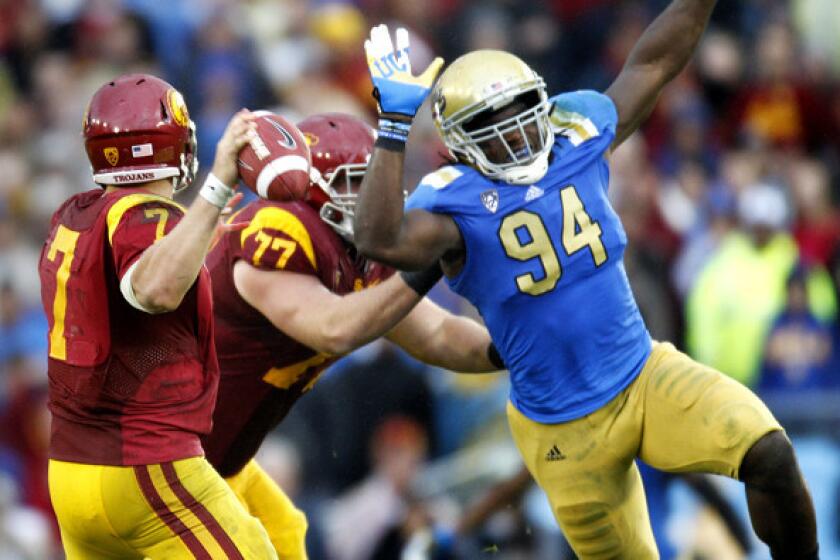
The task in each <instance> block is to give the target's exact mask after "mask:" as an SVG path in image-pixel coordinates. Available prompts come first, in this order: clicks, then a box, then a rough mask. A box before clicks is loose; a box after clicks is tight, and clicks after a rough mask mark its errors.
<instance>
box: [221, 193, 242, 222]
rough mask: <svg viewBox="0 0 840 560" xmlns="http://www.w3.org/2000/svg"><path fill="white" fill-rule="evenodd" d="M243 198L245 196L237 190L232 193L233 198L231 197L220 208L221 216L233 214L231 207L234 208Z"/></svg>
mask: <svg viewBox="0 0 840 560" xmlns="http://www.w3.org/2000/svg"><path fill="white" fill-rule="evenodd" d="M243 198H245V195H244V194H242V193H241V192H238V193H236V194H235V195H233V198H231V199H230V200H229V201H228V203H227V204H225V207H224V208H222V216H228V215H230V214H233V209H234V208H236V207H237V206H238V205H239V203H240V202H242V199H243Z"/></svg>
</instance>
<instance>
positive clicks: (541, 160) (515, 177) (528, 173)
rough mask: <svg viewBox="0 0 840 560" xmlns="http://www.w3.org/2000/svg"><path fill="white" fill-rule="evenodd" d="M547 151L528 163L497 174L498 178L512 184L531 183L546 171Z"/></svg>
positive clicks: (543, 175)
mask: <svg viewBox="0 0 840 560" xmlns="http://www.w3.org/2000/svg"><path fill="white" fill-rule="evenodd" d="M548 156H549V153H548V152H547V153H544V154H540V155H539V156H538V157H537V159H535V160H534V161H533V162H532V163H530V164H529V165H523V166H521V167H512V168H510V169H506V170H505V171H503V172H502V173H500V174H499V178H500V179H502V180H503V181H505V182H506V183H510V184H512V185H532V184H534V183H536V182H537V181H539V180H540V179H542V178H543V177H545V174H546V173H547V172H548Z"/></svg>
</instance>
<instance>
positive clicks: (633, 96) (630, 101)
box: [606, 0, 716, 150]
mask: <svg viewBox="0 0 840 560" xmlns="http://www.w3.org/2000/svg"><path fill="white" fill-rule="evenodd" d="M715 3H716V0H673V2H671V4H670V5H669V6H668V7H667V8H666V9H665V11H663V12H662V13H661V14H660V15H659V17H657V18H656V19H655V20H654V21H653V23H651V24H650V25H649V26H648V28H647V29H646V30H645V32H644V33H643V34H642V36H641V37H640V38H639V40H638V42H637V43H636V45H635V46H634V47H633V50H632V51H631V52H630V56H629V57H628V59H627V62H626V63H625V64H624V68H622V70H621V72H620V73H619V75H618V77H617V78H616V80H615V81H614V82H613V83H612V85H610V87H609V88H608V89H607V91H606V94H607V95H608V96H609V97H610V98H612V100H613V102H614V103H615V105H616V108H617V109H618V127H617V130H616V135H615V141H614V142H613V145H612V149H613V150H614V149H615V148H617V147H618V146H619V145H621V143H622V142H624V140H626V139H627V138H628V137H629V136H630V135H631V134H633V132H635V131H636V129H638V128H639V126H640V125H641V124H642V123H643V122H644V121H645V119H646V118H647V117H648V115H650V112H651V111H652V110H653V107H654V105H655V104H656V100H657V99H658V98H659V94H660V93H661V92H662V89H663V88H664V87H665V86H666V85H667V84H668V83H669V82H670V81H671V80H673V79H674V78H675V77H676V76H677V75H678V74H679V73H680V72H681V71H682V70H683V68H685V66H686V64H688V61H689V60H690V59H691V56H692V55H693V54H694V50H695V48H696V47H697V43H698V42H699V41H700V37H701V36H702V35H703V31H704V30H705V29H706V26H707V25H708V23H709V18H710V17H711V15H712V10H713V9H714V7H715Z"/></svg>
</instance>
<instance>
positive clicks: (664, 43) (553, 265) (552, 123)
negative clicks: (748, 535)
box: [355, 0, 817, 559]
mask: <svg viewBox="0 0 840 560" xmlns="http://www.w3.org/2000/svg"><path fill="white" fill-rule="evenodd" d="M714 4H715V1H714V0H673V1H672V2H671V3H670V4H669V6H668V7H667V8H666V9H665V10H664V12H663V13H662V14H660V15H659V17H658V18H657V19H656V20H655V21H654V22H653V23H652V24H651V25H650V27H648V28H647V30H646V31H645V33H644V34H643V35H642V37H641V38H640V39H639V41H638V43H637V44H636V45H635V47H634V49H633V51H632V52H631V54H630V56H629V59H628V60H627V62H626V64H625V66H624V68H623V69H622V71H621V73H620V74H619V75H618V77H617V79H616V80H615V82H614V83H613V84H612V86H611V87H610V88H609V89H608V90H607V92H606V94H601V93H597V92H594V91H578V92H573V93H565V94H562V95H558V96H555V97H551V98H549V97H548V95H547V93H546V88H545V84H544V82H543V80H542V79H541V78H540V77H539V76H538V75H537V74H536V73H535V72H534V71H533V70H532V69H531V68H529V67H528V66H527V65H526V64H525V63H524V62H522V61H521V60H519V59H518V58H516V57H515V56H513V55H511V54H509V53H506V52H501V51H491V50H483V51H475V52H471V53H468V54H466V55H464V56H462V57H460V58H459V59H457V60H456V61H455V62H453V63H452V64H451V65H450V66H449V67H448V68H447V70H446V71H445V72H444V73H443V74H442V75H441V77H440V79H439V80H438V82H437V84H436V85H435V87H434V91H433V92H432V95H431V103H432V111H433V116H434V119H435V121H436V123H437V126H438V130H439V132H440V135H441V137H442V139H443V141H444V143H445V144H446V145H447V147H448V148H449V149H450V151H451V152H452V154H453V156H454V157H455V159H456V160H457V163H455V164H454V165H451V166H447V167H444V168H442V169H440V170H438V171H436V172H434V173H432V174H430V175H429V176H427V177H426V178H424V179H423V180H422V181H421V183H420V185H419V186H418V187H417V189H416V190H415V191H414V192H413V193H412V195H411V198H410V199H409V200H408V202H407V204H406V205H405V210H404V206H403V195H402V187H401V180H402V169H403V159H404V147H405V140H406V137H407V135H408V131H409V130H410V126H411V122H412V119H413V117H414V115H415V112H416V110H417V107H419V105H420V104H421V103H422V101H423V100H424V98H425V97H426V96H427V94H428V92H429V90H430V89H431V84H432V81H433V80H434V77H435V74H436V73H437V71H438V69H439V68H440V66H441V65H442V61H441V60H440V59H437V60H436V61H435V62H434V63H433V64H432V65H430V67H429V68H428V69H427V70H426V71H425V72H424V73H423V74H422V75H420V76H417V77H415V76H413V75H412V74H411V67H410V64H409V61H408V56H407V52H408V35H407V33H406V32H405V30H398V31H397V35H396V47H397V48H396V51H395V50H394V48H393V46H392V43H391V37H390V34H389V32H388V29H387V27H385V26H378V27H375V28H374V29H373V30H372V31H371V35H370V40H369V41H367V42H366V44H365V47H366V51H367V56H368V62H369V66H370V71H371V76H372V78H373V83H374V87H375V89H374V93H375V96H376V98H377V100H378V102H379V109H380V123H379V126H380V133H379V137H378V139H377V148H376V150H375V151H374V155H373V158H372V160H371V163H370V167H369V169H368V172H367V174H366V175H365V178H364V181H363V185H362V190H361V193H360V197H359V203H358V208H357V212H356V217H355V232H356V245H357V247H358V248H359V250H360V251H361V252H362V253H363V254H365V255H367V256H369V257H370V258H373V259H376V260H378V261H380V262H383V263H386V264H390V265H392V266H396V267H398V268H402V269H407V270H413V269H418V268H421V267H426V266H429V264H430V263H432V262H435V261H436V260H438V259H442V261H443V266H444V271H445V273H446V276H447V281H448V283H449V285H450V286H451V287H452V289H453V290H454V291H456V292H457V293H459V294H461V295H462V296H464V297H466V298H467V299H468V300H470V301H471V302H472V303H473V304H474V305H475V306H476V307H477V308H478V310H479V312H480V313H481V315H482V316H483V318H484V320H485V322H486V324H487V327H488V329H489V330H490V332H491V333H492V336H493V340H494V341H495V343H496V345H497V346H498V349H499V352H500V354H501V356H502V358H503V360H504V363H505V364H506V365H507V366H508V368H509V370H510V373H511V385H512V387H511V393H510V401H509V404H508V407H507V413H508V419H509V423H510V427H511V431H512V433H513V436H514V439H515V441H516V444H517V446H518V448H519V450H520V452H521V454H522V457H523V459H524V460H525V463H526V465H527V467H528V469H529V471H530V472H531V474H532V475H533V476H534V479H535V480H536V481H537V482H538V483H539V485H540V486H541V487H542V488H543V489H544V490H545V491H546V493H547V494H548V496H549V499H550V501H551V505H552V509H553V511H554V515H555V517H556V519H557V521H558V523H559V525H560V526H561V528H562V529H563V531H564V533H565V534H566V537H567V538H568V540H569V542H570V543H571V545H572V547H573V548H574V550H575V552H576V553H577V554H578V556H579V557H581V558H619V557H620V558H634V559H645V558H656V557H657V551H656V547H655V544H654V540H653V535H652V533H651V529H650V523H649V520H648V515H647V511H646V507H645V499H644V491H643V488H642V484H641V482H640V478H639V472H638V469H637V468H636V466H635V464H634V462H633V458H634V457H636V456H638V457H641V458H642V459H643V460H644V461H645V462H646V463H648V464H650V465H651V466H653V467H655V468H657V469H659V470H663V471H672V472H680V471H704V472H712V473H717V474H722V475H725V476H729V477H733V478H738V479H740V480H742V481H743V482H744V483H745V484H746V493H747V500H748V503H749V510H750V514H751V517H752V522H753V527H754V529H755V531H756V533H757V534H758V536H759V537H760V538H761V539H762V540H763V541H764V542H766V543H767V544H768V545H769V546H770V549H771V551H772V554H773V556H774V558H809V559H813V558H817V539H816V522H815V519H814V509H813V505H812V502H811V498H810V495H809V493H808V490H807V488H806V485H805V482H804V480H803V478H802V475H801V473H800V470H799V467H798V465H797V461H796V458H795V456H794V452H793V448H792V446H791V443H790V441H789V440H788V439H787V437H786V436H785V434H784V432H783V431H782V428H781V426H780V425H779V424H778V422H777V421H776V420H775V419H774V418H773V416H772V415H771V413H770V412H769V411H768V409H767V407H766V406H764V404H763V403H762V402H761V401H760V400H759V399H758V398H757V397H756V396H755V395H754V394H753V393H752V392H750V391H749V390H748V389H747V388H746V387H744V386H742V385H740V384H739V383H737V382H735V381H733V380H732V379H730V378H728V377H727V376H725V375H723V374H721V373H720V372H718V371H715V370H713V369H711V368H708V367H705V366H703V365H701V364H699V363H697V362H694V361H693V360H691V359H690V358H689V357H687V356H685V355H684V354H681V353H680V352H678V351H677V350H676V349H675V348H674V347H673V346H672V345H670V344H667V343H659V342H655V341H652V340H651V338H650V335H649V334H648V331H647V328H646V327H645V325H644V323H643V321H642V317H641V315H640V314H639V310H638V307H637V305H636V302H635V301H634V298H633V293H632V291H631V289H630V285H629V283H628V281H627V276H626V274H625V271H624V267H623V264H622V255H623V252H624V248H625V245H626V242H627V237H626V235H625V232H624V231H623V229H622V226H621V223H620V222H619V220H618V217H617V215H616V213H615V212H614V211H613V209H612V208H611V206H610V203H609V200H608V197H607V187H608V182H609V165H608V163H609V162H608V159H607V158H608V157H609V155H610V153H611V151H612V150H614V149H615V148H617V147H618V146H619V145H620V144H621V142H622V141H623V140H625V139H626V138H627V137H628V136H629V135H630V134H632V133H633V132H634V131H635V130H636V129H637V128H638V127H639V125H640V123H641V122H642V121H643V120H644V119H645V118H646V117H647V115H648V114H649V113H650V111H651V110H652V108H653V106H654V104H655V101H656V99H657V98H658V96H659V94H660V92H661V91H662V89H663V88H664V87H665V85H666V84H668V82H669V81H670V80H671V79H672V78H673V77H674V76H676V75H677V74H678V73H679V72H680V71H682V69H683V68H684V67H685V65H686V63H687V62H688V60H689V59H690V57H691V55H692V53H693V52H694V49H695V47H696V45H697V42H698V41H699V39H700V37H701V35H702V33H703V30H704V29H705V27H706V25H707V23H708V20H709V17H710V15H711V13H712V9H713V7H714Z"/></svg>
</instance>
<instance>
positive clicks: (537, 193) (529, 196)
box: [525, 185, 545, 202]
mask: <svg viewBox="0 0 840 560" xmlns="http://www.w3.org/2000/svg"><path fill="white" fill-rule="evenodd" d="M543 194H545V191H544V190H542V189H541V188H539V187H538V186H537V185H531V186H530V187H528V190H527V191H525V202H531V201H532V200H534V199H535V198H539V197H541V196H542V195H543Z"/></svg>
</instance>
